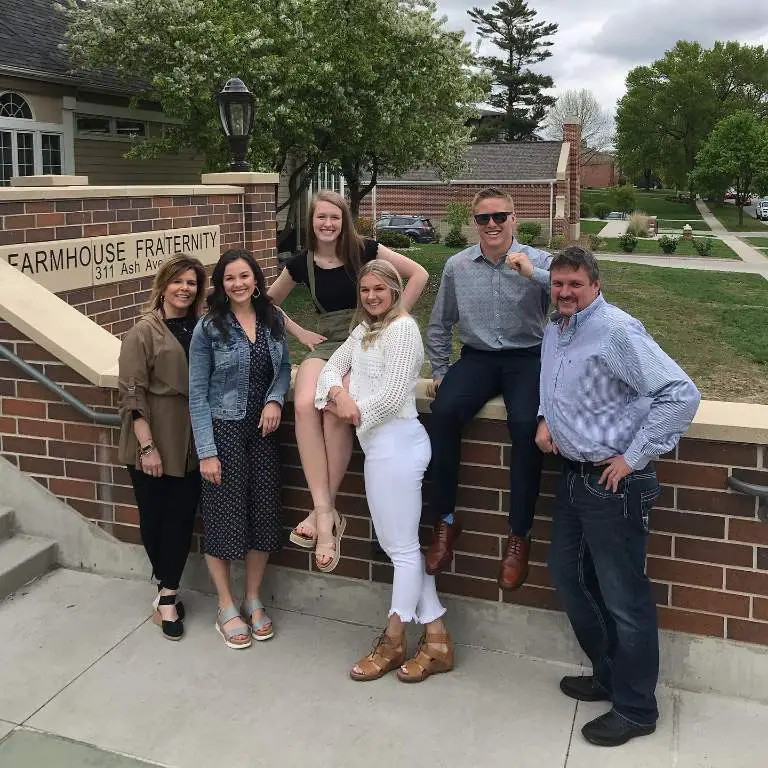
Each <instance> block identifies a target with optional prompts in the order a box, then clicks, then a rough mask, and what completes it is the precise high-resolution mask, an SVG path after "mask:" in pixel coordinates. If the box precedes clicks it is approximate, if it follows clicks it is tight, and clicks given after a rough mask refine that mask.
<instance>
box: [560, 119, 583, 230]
mask: <svg viewBox="0 0 768 768" xmlns="http://www.w3.org/2000/svg"><path fill="white" fill-rule="evenodd" d="M563 141H564V142H565V141H567V142H569V143H570V145H571V147H570V152H569V153H568V168H567V169H566V175H567V177H568V186H569V189H568V196H567V197H566V199H565V200H566V204H565V205H566V208H565V210H566V214H567V215H568V222H569V224H577V223H578V222H579V217H580V215H581V211H580V208H581V123H579V122H573V123H565V125H563Z"/></svg>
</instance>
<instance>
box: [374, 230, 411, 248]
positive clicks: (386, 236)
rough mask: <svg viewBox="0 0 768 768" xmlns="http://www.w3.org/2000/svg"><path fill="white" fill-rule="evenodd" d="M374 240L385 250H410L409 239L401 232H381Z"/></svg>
mask: <svg viewBox="0 0 768 768" xmlns="http://www.w3.org/2000/svg"><path fill="white" fill-rule="evenodd" d="M376 239H377V240H378V241H379V242H380V243H381V244H382V245H385V246H386V247H387V248H410V247H411V238H410V237H408V235H404V234H403V233H402V232H382V233H381V234H379V235H377V237H376Z"/></svg>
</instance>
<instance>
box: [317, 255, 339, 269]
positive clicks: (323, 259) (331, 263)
mask: <svg viewBox="0 0 768 768" xmlns="http://www.w3.org/2000/svg"><path fill="white" fill-rule="evenodd" d="M315 264H317V266H318V267H320V268H321V269H333V268H334V267H341V266H343V263H342V261H341V259H340V258H339V257H338V256H337V255H336V254H333V256H321V255H320V254H319V253H317V252H316V253H315Z"/></svg>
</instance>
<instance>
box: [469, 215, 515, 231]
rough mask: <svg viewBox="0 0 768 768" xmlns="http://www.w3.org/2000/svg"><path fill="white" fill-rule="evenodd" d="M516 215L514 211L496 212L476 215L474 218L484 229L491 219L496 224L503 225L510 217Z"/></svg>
mask: <svg viewBox="0 0 768 768" xmlns="http://www.w3.org/2000/svg"><path fill="white" fill-rule="evenodd" d="M514 215H515V214H514V213H512V211H494V212H493V213H476V214H474V217H475V221H476V222H477V223H478V224H479V225H480V226H481V227H484V226H485V225H486V224H487V223H488V222H489V221H490V220H491V219H493V221H494V223H496V224H503V223H504V222H505V221H506V220H507V219H508V218H509V217H510V216H514Z"/></svg>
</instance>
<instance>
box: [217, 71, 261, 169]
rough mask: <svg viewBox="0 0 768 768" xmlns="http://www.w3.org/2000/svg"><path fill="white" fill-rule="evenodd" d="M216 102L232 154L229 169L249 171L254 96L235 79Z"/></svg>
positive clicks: (219, 95) (240, 81) (242, 83)
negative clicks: (247, 155)
mask: <svg viewBox="0 0 768 768" xmlns="http://www.w3.org/2000/svg"><path fill="white" fill-rule="evenodd" d="M216 101H217V102H218V103H219V116H220V118H221V125H222V128H224V134H225V135H226V137H227V141H228V142H229V150H230V152H231V154H232V160H231V162H230V164H229V168H230V170H232V171H247V170H249V169H250V166H249V165H248V162H247V161H246V159H245V155H246V152H247V151H248V142H249V141H250V140H251V132H252V131H253V101H254V98H253V94H252V93H251V92H250V91H249V90H248V88H247V87H246V85H245V83H244V82H243V81H242V80H241V79H240V78H239V77H233V78H232V79H231V80H228V81H227V84H226V85H225V86H224V88H223V89H222V91H221V93H219V94H218V96H216Z"/></svg>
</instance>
